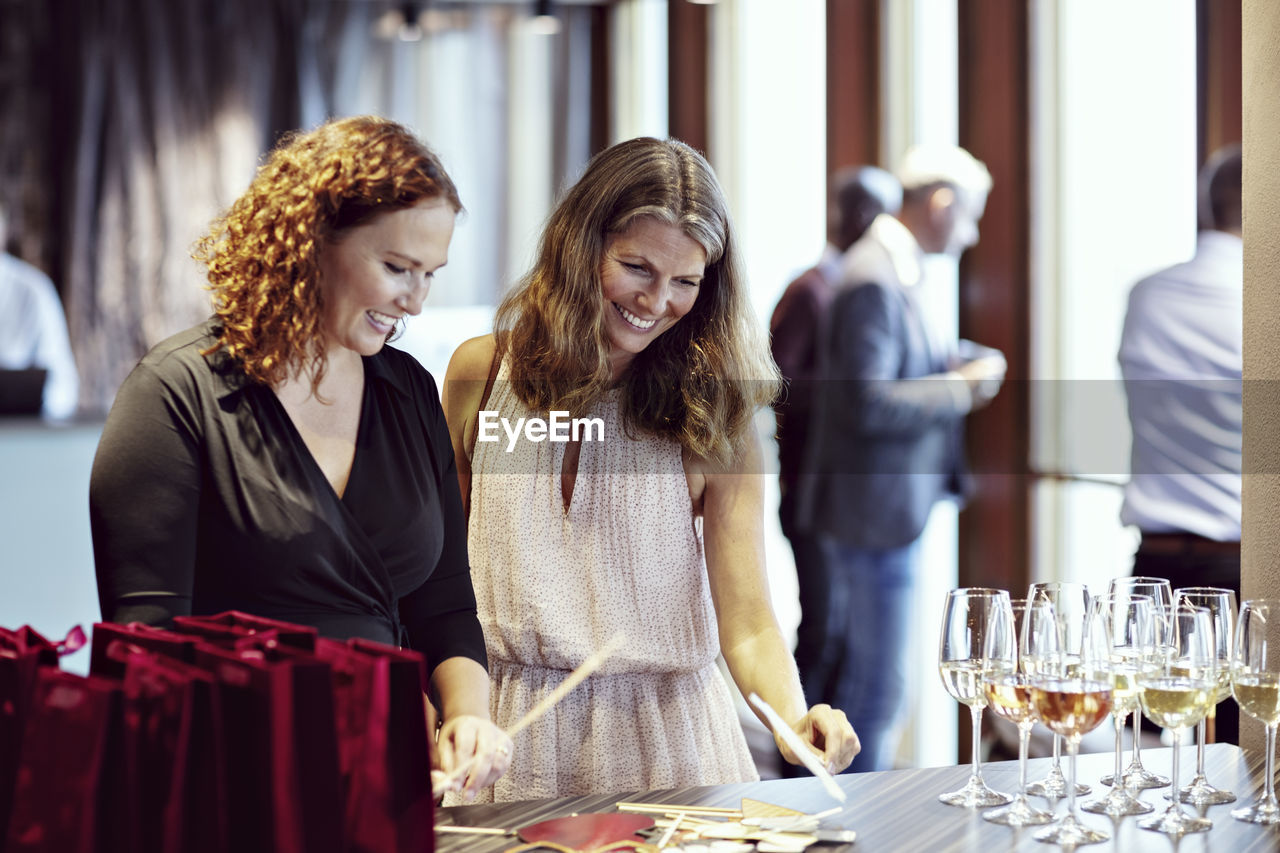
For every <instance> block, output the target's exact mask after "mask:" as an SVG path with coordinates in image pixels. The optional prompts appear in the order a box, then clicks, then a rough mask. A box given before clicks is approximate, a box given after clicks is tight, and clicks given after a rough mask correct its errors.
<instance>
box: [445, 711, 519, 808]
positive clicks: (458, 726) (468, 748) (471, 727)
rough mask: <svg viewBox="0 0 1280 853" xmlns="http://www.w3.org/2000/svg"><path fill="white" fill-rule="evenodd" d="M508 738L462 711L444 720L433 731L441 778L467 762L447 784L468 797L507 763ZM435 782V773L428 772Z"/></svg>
mask: <svg viewBox="0 0 1280 853" xmlns="http://www.w3.org/2000/svg"><path fill="white" fill-rule="evenodd" d="M511 751H512V743H511V738H509V737H507V736H506V734H504V733H503V731H502V729H500V728H498V727H497V726H495V725H494V724H493V723H491V722H489V721H488V720H486V719H485V718H484V717H476V716H472V715H469V714H463V715H460V716H457V717H453V718H452V719H449V720H445V722H444V724H443V725H442V726H440V730H439V731H438V732H437V733H436V755H437V760H438V762H439V768H438V769H439V772H441V773H443V775H444V777H449V776H451V775H452V774H453V773H454V771H456V770H458V769H459V768H461V767H462V766H463V765H467V767H466V771H465V772H464V773H463V774H462V775H461V776H459V777H458V778H457V779H456V780H455V781H454V782H453V783H452V784H451V785H450V786H449V790H454V791H460V792H461V793H462V795H463V797H464V798H465V799H467V800H470V799H472V798H474V797H475V794H476V791H478V790H480V789H481V788H487V787H488V786H490V785H492V784H493V783H494V782H496V781H498V779H499V778H500V777H501V776H502V774H503V773H506V772H507V768H508V767H510V766H511ZM432 776H433V780H432V781H433V782H434V781H436V779H435V773H433V774H432Z"/></svg>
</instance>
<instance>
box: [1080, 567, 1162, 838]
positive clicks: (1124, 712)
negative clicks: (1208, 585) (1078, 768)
mask: <svg viewBox="0 0 1280 853" xmlns="http://www.w3.org/2000/svg"><path fill="white" fill-rule="evenodd" d="M1151 604H1152V602H1151V597H1150V596H1147V595H1130V594H1128V593H1124V592H1119V593H1106V594H1105V595H1097V596H1094V597H1093V599H1092V600H1090V602H1089V618H1090V620H1091V624H1090V629H1091V630H1090V634H1089V636H1090V637H1091V638H1093V639H1095V640H1096V642H1098V643H1099V645H1100V649H1099V652H1100V653H1101V654H1105V655H1107V657H1108V658H1109V660H1110V662H1111V684H1112V694H1111V699H1112V705H1111V716H1112V719H1113V720H1114V721H1115V732H1116V748H1115V772H1114V773H1113V774H1112V775H1113V778H1123V774H1122V772H1121V769H1120V766H1121V762H1122V761H1123V758H1124V753H1123V749H1124V743H1123V735H1124V726H1125V721H1126V720H1127V719H1128V717H1129V715H1130V714H1131V713H1133V712H1135V711H1137V710H1138V708H1139V695H1140V690H1141V688H1139V687H1138V676H1139V675H1140V674H1141V672H1142V668H1143V665H1144V661H1146V660H1148V659H1149V658H1150V656H1151V654H1152V650H1153V648H1154V646H1155V625H1154V623H1153V622H1152V612H1151ZM1081 808H1082V809H1084V810H1085V811H1087V812H1092V813H1094V814H1105V815H1108V816H1110V817H1113V818H1120V817H1124V816H1125V815H1134V814H1147V813H1148V812H1151V811H1154V809H1155V807H1154V806H1152V805H1151V804H1150V803H1144V802H1143V801H1142V800H1140V799H1138V798H1137V797H1135V796H1134V794H1133V792H1132V791H1130V790H1129V788H1128V786H1126V785H1123V784H1120V785H1112V786H1111V788H1110V789H1109V790H1108V792H1107V793H1106V795H1105V796H1102V797H1100V798H1099V799H1096V800H1093V801H1092V802H1088V803H1085V804H1084V805H1083V806H1081Z"/></svg>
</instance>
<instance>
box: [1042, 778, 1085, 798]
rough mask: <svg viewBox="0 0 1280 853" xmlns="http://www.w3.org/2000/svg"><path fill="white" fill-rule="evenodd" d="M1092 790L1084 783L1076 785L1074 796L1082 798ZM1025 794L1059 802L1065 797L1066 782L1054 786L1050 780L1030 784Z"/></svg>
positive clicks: (1062, 781)
mask: <svg viewBox="0 0 1280 853" xmlns="http://www.w3.org/2000/svg"><path fill="white" fill-rule="evenodd" d="M1092 790H1093V789H1092V788H1090V787H1089V786H1088V785H1085V784H1084V783H1081V782H1077V783H1076V796H1077V797H1083V796H1086V795H1088V794H1089V793H1090V792H1091V791H1092ZM1027 793H1028V794H1030V795H1031V796H1033V797H1044V798H1045V799H1047V800H1060V799H1062V798H1063V797H1065V796H1066V795H1067V783H1066V780H1061V781H1060V782H1058V783H1057V784H1054V781H1053V779H1052V778H1049V779H1045V780H1044V781H1043V782H1032V783H1031V784H1030V785H1028V786H1027Z"/></svg>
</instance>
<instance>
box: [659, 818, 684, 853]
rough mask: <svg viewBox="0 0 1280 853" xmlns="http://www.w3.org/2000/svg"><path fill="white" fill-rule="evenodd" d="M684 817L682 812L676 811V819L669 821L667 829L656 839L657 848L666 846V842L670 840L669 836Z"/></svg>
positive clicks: (673, 833) (674, 831)
mask: <svg viewBox="0 0 1280 853" xmlns="http://www.w3.org/2000/svg"><path fill="white" fill-rule="evenodd" d="M684 818H685V814H684V812H676V819H675V820H674V821H672V822H671V826H668V827H667V831H666V832H664V833H662V837H661V838H659V839H658V849H659V850H661V849H662V848H663V847H666V846H667V842H668V841H670V840H671V836H673V835H675V834H676V830H677V829H679V828H680V822H681V821H683V820H684Z"/></svg>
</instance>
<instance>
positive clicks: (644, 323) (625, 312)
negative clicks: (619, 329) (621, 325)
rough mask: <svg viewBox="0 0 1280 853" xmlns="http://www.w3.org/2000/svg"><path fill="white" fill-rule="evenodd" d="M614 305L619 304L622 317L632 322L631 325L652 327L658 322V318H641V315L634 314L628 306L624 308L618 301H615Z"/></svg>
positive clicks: (644, 327) (642, 327)
mask: <svg viewBox="0 0 1280 853" xmlns="http://www.w3.org/2000/svg"><path fill="white" fill-rule="evenodd" d="M614 305H616V306H617V308H618V313H620V314H621V315H622V319H624V320H626V321H627V322H628V323H630V324H631V325H633V326H635V327H637V328H640V329H652V328H653V324H654V323H656V322H658V321H657V320H641V319H640V318H639V317H637V316H636V315H635V314H632V313H631V312H630V311H628V310H627V309H626V308H623V307H622V306H621V305H618V303H616V302H615V303H614Z"/></svg>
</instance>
